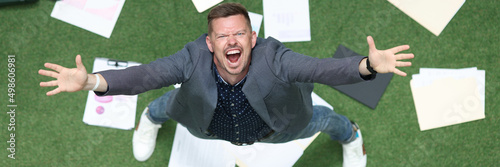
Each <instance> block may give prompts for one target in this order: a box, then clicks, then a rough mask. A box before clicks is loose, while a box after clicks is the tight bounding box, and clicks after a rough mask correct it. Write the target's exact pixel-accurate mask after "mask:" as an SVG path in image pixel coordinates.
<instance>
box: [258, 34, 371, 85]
mask: <svg viewBox="0 0 500 167" xmlns="http://www.w3.org/2000/svg"><path fill="white" fill-rule="evenodd" d="M267 40H268V41H266V43H267V42H268V43H269V44H267V45H266V47H267V48H266V52H274V54H272V55H275V56H270V57H269V58H268V59H267V60H268V64H269V65H270V66H272V68H273V69H274V71H275V74H276V76H277V77H280V78H282V79H283V80H284V81H286V82H308V83H321V84H326V85H330V86H336V85H343V84H351V83H356V82H360V81H365V79H364V78H367V79H368V80H372V79H374V78H375V75H372V76H370V77H362V76H361V74H360V73H359V63H360V62H361V60H362V59H363V58H365V57H364V56H353V57H347V58H342V59H337V58H324V59H319V58H315V57H310V56H306V55H302V54H299V53H296V52H293V51H292V50H291V49H289V48H286V47H285V46H284V45H283V44H282V43H281V42H279V41H277V40H275V39H274V38H271V37H270V38H268V39H267Z"/></svg>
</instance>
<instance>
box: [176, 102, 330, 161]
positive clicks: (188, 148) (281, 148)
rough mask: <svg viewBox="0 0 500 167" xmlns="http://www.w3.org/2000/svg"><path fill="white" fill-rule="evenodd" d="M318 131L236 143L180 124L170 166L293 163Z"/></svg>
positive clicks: (315, 103)
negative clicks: (271, 140)
mask: <svg viewBox="0 0 500 167" xmlns="http://www.w3.org/2000/svg"><path fill="white" fill-rule="evenodd" d="M311 97H312V99H313V105H324V106H327V107H328V108H330V109H332V110H333V107H332V106H331V105H330V104H328V103H327V102H326V101H325V100H323V99H322V98H321V97H319V96H318V95H317V94H315V93H314V92H313V93H312V94H311ZM318 135H319V132H318V133H316V134H315V135H314V136H312V137H309V138H305V139H298V140H294V141H290V142H287V143H280V144H270V143H254V144H252V145H249V146H235V145H233V144H231V143H230V142H227V141H223V140H207V139H199V138H197V137H195V136H193V135H191V134H190V133H189V131H188V130H187V129H186V128H185V127H183V126H182V125H180V124H177V129H176V131H175V136H174V143H173V146H172V153H171V154H170V162H169V166H231V167H233V166H235V164H236V165H238V166H245V167H260V166H293V165H294V164H295V162H297V160H298V159H299V158H300V157H301V156H302V154H303V153H304V150H305V149H306V148H307V147H308V146H309V145H310V144H311V143H312V142H313V141H314V139H315V138H316V137H317V136H318Z"/></svg>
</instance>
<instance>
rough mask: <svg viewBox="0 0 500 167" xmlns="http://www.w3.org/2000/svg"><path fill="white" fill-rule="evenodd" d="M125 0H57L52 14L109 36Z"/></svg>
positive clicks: (62, 19)
mask: <svg viewBox="0 0 500 167" xmlns="http://www.w3.org/2000/svg"><path fill="white" fill-rule="evenodd" d="M124 4H125V0H62V1H57V2H56V5H55V6H54V9H53V10H52V13H51V14H50V16H52V17H54V18H56V19H59V20H61V21H64V22H67V23H69V24H72V25H74V26H77V27H80V28H83V29H85V30H88V31H90V32H93V33H96V34H98V35H101V36H103V37H106V38H109V37H110V36H111V33H112V32H113V29H114V27H115V24H116V21H117V20H118V16H119V15H120V12H121V10H122V7H123V5H124Z"/></svg>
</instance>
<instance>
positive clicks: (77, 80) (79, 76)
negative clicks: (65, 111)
mask: <svg viewBox="0 0 500 167" xmlns="http://www.w3.org/2000/svg"><path fill="white" fill-rule="evenodd" d="M75 62H76V68H66V67H63V66H60V65H57V64H52V63H45V64H44V66H45V67H46V68H49V69H52V70H54V71H49V70H43V69H41V70H39V71H38V74H40V75H44V76H48V77H52V78H55V79H56V80H52V81H48V82H40V86H41V87H52V86H57V88H55V89H53V90H51V91H49V92H47V96H51V95H55V94H58V93H61V92H76V91H80V90H94V91H97V92H105V91H106V90H107V87H108V84H107V82H106V80H105V79H104V78H103V77H102V76H101V75H100V74H87V70H86V69H85V66H84V65H83V63H82V58H81V56H80V55H77V56H76V58H75ZM97 77H99V78H97ZM98 80H99V84H98V85H97V86H96V83H97V81H98ZM94 88H95V89H94Z"/></svg>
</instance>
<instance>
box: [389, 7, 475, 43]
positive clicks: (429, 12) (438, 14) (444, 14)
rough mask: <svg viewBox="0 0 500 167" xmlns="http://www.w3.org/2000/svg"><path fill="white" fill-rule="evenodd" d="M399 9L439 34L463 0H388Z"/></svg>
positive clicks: (435, 33)
mask: <svg viewBox="0 0 500 167" xmlns="http://www.w3.org/2000/svg"><path fill="white" fill-rule="evenodd" d="M388 1H389V2H390V3H392V4H393V5H394V6H396V7H397V8H399V10H401V11H403V12H404V13H406V14H407V15H408V16H410V17H411V18H412V19H413V20H415V21H417V22H418V23H419V24H420V25H422V26H424V27H425V28H426V29H427V30H429V31H430V32H432V33H433V34H434V35H436V36H439V34H441V32H442V31H443V30H444V28H445V27H446V25H448V23H449V22H450V21H451V19H452V18H453V16H455V14H456V13H457V12H458V10H459V9H460V8H461V7H462V5H463V4H464V3H465V0H388Z"/></svg>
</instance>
